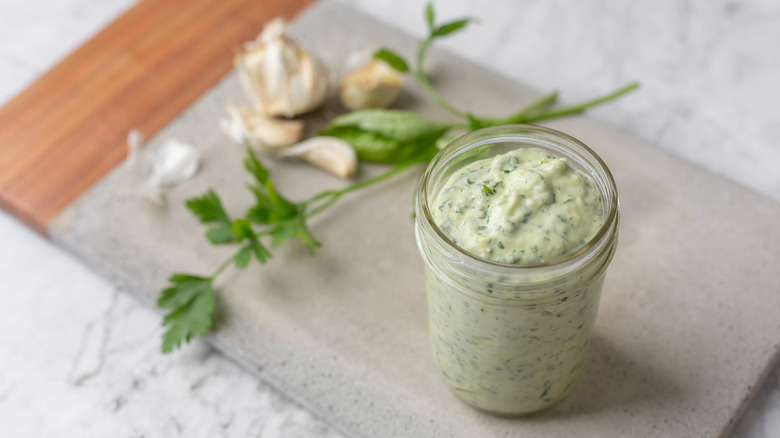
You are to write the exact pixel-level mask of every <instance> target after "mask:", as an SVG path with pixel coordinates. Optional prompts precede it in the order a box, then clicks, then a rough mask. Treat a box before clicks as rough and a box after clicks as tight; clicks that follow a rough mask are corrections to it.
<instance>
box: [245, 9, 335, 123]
mask: <svg viewBox="0 0 780 438" xmlns="http://www.w3.org/2000/svg"><path fill="white" fill-rule="evenodd" d="M285 27H286V25H285V22H284V20H283V19H282V18H275V19H274V20H272V21H270V22H269V23H268V24H266V25H265V28H264V29H263V31H262V33H260V35H259V36H258V37H257V39H255V40H254V41H251V42H249V43H246V44H245V45H244V50H243V51H242V52H240V53H238V54H237V55H236V56H235V58H234V64H235V67H236V70H237V71H238V75H239V79H240V81H241V84H242V86H243V87H244V90H245V91H246V92H247V93H248V94H249V96H250V98H251V99H252V101H253V103H254V104H255V107H256V109H257V111H258V112H260V113H261V114H263V115H266V116H284V117H293V116H296V115H298V114H302V113H305V112H307V111H310V110H312V109H314V108H316V107H318V106H319V105H320V104H321V103H322V102H323V100H325V97H326V95H327V92H328V72H327V70H326V69H325V67H324V66H323V65H322V63H320V62H319V61H318V60H317V59H315V58H314V57H313V56H311V55H310V54H309V53H307V52H306V51H305V50H303V49H302V48H301V47H300V46H298V45H297V44H296V43H295V42H294V41H292V40H291V39H290V38H289V37H287V35H286V33H285Z"/></svg>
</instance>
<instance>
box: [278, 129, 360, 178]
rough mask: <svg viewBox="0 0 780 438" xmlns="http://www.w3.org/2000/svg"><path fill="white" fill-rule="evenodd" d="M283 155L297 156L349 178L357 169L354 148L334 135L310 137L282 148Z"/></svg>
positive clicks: (339, 175)
mask: <svg viewBox="0 0 780 438" xmlns="http://www.w3.org/2000/svg"><path fill="white" fill-rule="evenodd" d="M281 155H282V156H283V157H299V158H303V159H304V160H306V161H308V162H310V163H312V164H314V165H315V166H318V167H320V168H322V169H325V170H327V171H328V172H330V173H332V174H334V175H336V176H338V177H341V178H344V179H350V178H352V177H353V176H355V171H356V170H357V154H355V149H353V148H352V146H350V145H349V143H347V142H345V141H344V140H341V139H339V138H336V137H324V136H323V137H312V138H310V139H308V140H305V141H302V142H300V143H298V144H297V145H295V146H291V147H289V148H287V149H285V150H284V152H283V153H282V154H281Z"/></svg>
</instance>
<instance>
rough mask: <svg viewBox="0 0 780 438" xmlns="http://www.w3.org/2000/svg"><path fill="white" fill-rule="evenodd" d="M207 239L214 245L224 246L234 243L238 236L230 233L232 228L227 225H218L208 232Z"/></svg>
mask: <svg viewBox="0 0 780 438" xmlns="http://www.w3.org/2000/svg"><path fill="white" fill-rule="evenodd" d="M206 239H208V240H209V242H211V243H212V244H213V245H222V244H225V243H234V242H235V241H236V236H234V235H233V232H232V231H230V227H229V226H227V225H218V226H216V227H213V228H209V229H208V230H206Z"/></svg>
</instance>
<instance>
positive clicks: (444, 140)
mask: <svg viewBox="0 0 780 438" xmlns="http://www.w3.org/2000/svg"><path fill="white" fill-rule="evenodd" d="M456 138H458V137H452V136H448V135H442V136H441V137H439V138H438V139H436V149H438V150H442V149H444V147H445V146H447V145H448V144H450V143H452V142H453V141H454V140H455V139H456Z"/></svg>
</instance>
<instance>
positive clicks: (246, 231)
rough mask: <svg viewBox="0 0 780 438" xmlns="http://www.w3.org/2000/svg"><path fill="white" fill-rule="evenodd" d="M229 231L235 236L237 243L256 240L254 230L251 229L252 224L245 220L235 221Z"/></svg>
mask: <svg viewBox="0 0 780 438" xmlns="http://www.w3.org/2000/svg"><path fill="white" fill-rule="evenodd" d="M230 231H231V233H232V234H233V235H235V236H236V242H237V243H241V242H243V241H244V239H253V238H257V236H256V235H255V230H254V229H252V224H251V223H249V221H248V220H246V219H236V220H235V221H234V222H233V225H232V226H231V227H230Z"/></svg>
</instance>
